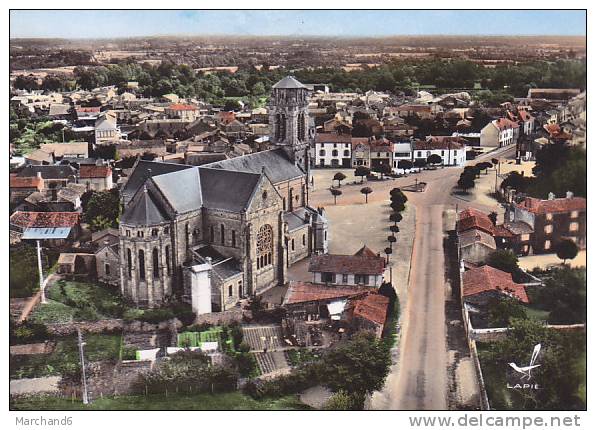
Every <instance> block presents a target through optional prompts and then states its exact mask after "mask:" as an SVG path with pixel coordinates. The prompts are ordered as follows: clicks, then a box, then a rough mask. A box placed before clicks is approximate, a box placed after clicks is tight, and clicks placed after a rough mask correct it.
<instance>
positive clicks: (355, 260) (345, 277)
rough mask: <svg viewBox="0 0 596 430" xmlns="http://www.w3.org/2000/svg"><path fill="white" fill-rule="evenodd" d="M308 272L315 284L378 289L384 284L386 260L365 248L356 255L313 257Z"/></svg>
mask: <svg viewBox="0 0 596 430" xmlns="http://www.w3.org/2000/svg"><path fill="white" fill-rule="evenodd" d="M308 271H309V272H311V273H312V274H313V282H314V283H322V284H337V285H351V286H364V287H375V288H378V287H380V286H381V284H382V283H383V274H384V273H385V258H383V257H381V256H380V255H379V254H377V253H375V252H374V251H372V250H371V249H370V248H368V247H367V246H363V247H362V248H360V249H359V250H358V251H357V252H356V253H355V254H354V255H339V254H323V255H313V256H312V257H311V259H310V264H309V267H308Z"/></svg>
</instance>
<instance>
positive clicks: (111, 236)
mask: <svg viewBox="0 0 596 430" xmlns="http://www.w3.org/2000/svg"><path fill="white" fill-rule="evenodd" d="M119 241H120V239H119V237H118V230H117V229H115V228H106V229H104V230H100V231H96V232H93V233H91V244H92V245H93V246H94V247H95V249H100V248H103V247H104V246H111V245H116V244H117V243H118V242H119Z"/></svg>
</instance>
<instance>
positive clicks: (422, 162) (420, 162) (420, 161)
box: [414, 158, 426, 169]
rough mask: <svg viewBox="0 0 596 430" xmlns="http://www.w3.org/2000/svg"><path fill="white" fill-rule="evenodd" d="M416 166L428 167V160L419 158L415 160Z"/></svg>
mask: <svg viewBox="0 0 596 430" xmlns="http://www.w3.org/2000/svg"><path fill="white" fill-rule="evenodd" d="M414 167H418V168H419V169H422V168H424V167H426V160H425V159H424V158H417V159H416V160H414Z"/></svg>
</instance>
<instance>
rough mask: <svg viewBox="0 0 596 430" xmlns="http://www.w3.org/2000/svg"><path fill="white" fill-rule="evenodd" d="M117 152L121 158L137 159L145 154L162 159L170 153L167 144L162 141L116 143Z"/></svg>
mask: <svg viewBox="0 0 596 430" xmlns="http://www.w3.org/2000/svg"><path fill="white" fill-rule="evenodd" d="M116 151H117V154H118V155H119V156H120V158H128V157H137V156H142V155H143V154H153V155H155V156H157V157H162V156H164V155H166V154H167V153H168V150H167V147H166V143H165V141H164V140H162V139H148V140H120V141H118V142H117V143H116Z"/></svg>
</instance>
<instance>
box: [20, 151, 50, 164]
mask: <svg viewBox="0 0 596 430" xmlns="http://www.w3.org/2000/svg"><path fill="white" fill-rule="evenodd" d="M24 159H25V164H26V165H31V166H44V165H48V164H54V162H55V160H54V154H53V153H52V152H46V151H43V150H41V149H36V150H35V151H32V152H30V153H28V154H26V155H25V156H24Z"/></svg>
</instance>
